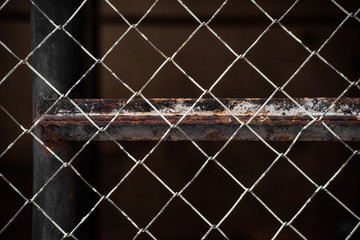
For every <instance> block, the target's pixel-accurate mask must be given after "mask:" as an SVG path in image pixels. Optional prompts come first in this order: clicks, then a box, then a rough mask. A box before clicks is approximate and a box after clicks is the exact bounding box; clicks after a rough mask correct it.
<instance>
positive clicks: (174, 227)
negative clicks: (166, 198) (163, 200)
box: [149, 198, 208, 239]
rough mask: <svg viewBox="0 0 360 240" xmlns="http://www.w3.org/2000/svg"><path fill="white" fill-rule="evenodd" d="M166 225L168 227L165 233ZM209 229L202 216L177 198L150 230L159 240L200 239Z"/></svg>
mask: <svg viewBox="0 0 360 240" xmlns="http://www.w3.org/2000/svg"><path fill="white" fill-rule="evenodd" d="M164 225H167V226H168V227H167V228H166V230H165V231H164V228H163V226H164ZM195 226H196V227H195ZM207 228H208V225H207V224H206V223H205V222H204V221H203V220H202V219H201V218H200V216H198V215H197V214H196V213H195V212H194V211H193V210H192V209H191V208H190V207H189V206H188V205H187V204H185V203H184V202H183V201H182V200H181V199H179V198H175V199H174V200H173V201H172V202H171V203H170V204H169V206H168V207H167V208H166V209H165V211H164V212H163V214H162V215H161V216H160V217H159V218H158V219H157V220H156V221H155V222H154V224H153V225H152V226H151V227H150V229H149V230H150V231H151V232H152V233H153V234H154V236H156V237H157V238H163V239H166V238H173V239H199V238H201V237H202V235H203V234H204V232H206V230H207Z"/></svg>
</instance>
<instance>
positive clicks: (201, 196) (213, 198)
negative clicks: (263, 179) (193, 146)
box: [184, 162, 243, 222]
mask: <svg viewBox="0 0 360 240" xmlns="http://www.w3.org/2000/svg"><path fill="white" fill-rule="evenodd" d="M210 189H212V190H210ZM242 191H243V190H242V189H241V187H240V186H238V185H237V184H236V183H235V182H234V181H232V180H231V178H230V177H229V176H228V175H227V174H226V173H224V172H223V171H222V170H221V169H220V168H219V167H218V166H217V165H216V164H215V163H213V162H209V163H208V164H207V165H206V166H205V168H204V169H203V170H202V172H201V173H200V175H199V176H198V177H197V178H196V180H195V181H194V182H193V183H192V184H191V185H190V186H189V187H188V188H187V189H186V191H185V192H184V196H185V197H186V198H188V199H189V201H190V202H192V203H193V204H194V206H195V207H196V208H197V209H198V210H199V211H200V212H201V213H203V214H204V216H205V217H207V218H208V219H209V221H211V222H218V221H220V220H221V218H222V217H223V216H224V215H225V214H226V212H227V211H228V210H229V209H230V208H231V206H232V204H234V203H235V201H236V199H237V196H238V195H240V194H241V193H242ZM219 202H221V205H220V204H219Z"/></svg>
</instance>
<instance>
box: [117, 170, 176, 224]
mask: <svg viewBox="0 0 360 240" xmlns="http://www.w3.org/2000/svg"><path fill="white" fill-rule="evenodd" d="M111 198H112V199H113V201H114V202H115V203H116V204H117V205H118V206H119V207H120V208H121V209H123V210H124V211H125V212H126V213H127V214H128V215H129V217H130V218H132V219H133V221H134V222H135V223H137V224H138V225H139V226H140V227H141V228H144V227H146V226H147V225H148V224H149V222H150V221H151V220H152V219H153V218H154V217H155V216H156V214H157V213H158V212H159V211H160V210H161V208H162V207H163V206H164V205H165V203H166V202H167V201H168V199H169V198H170V194H169V192H168V191H167V190H166V189H165V188H164V187H163V186H162V185H161V184H160V183H159V182H158V181H157V180H156V179H154V178H153V177H152V175H151V174H150V173H149V172H148V171H146V170H145V168H144V167H142V166H139V167H137V168H135V170H133V171H132V173H131V174H130V175H129V176H128V177H127V178H126V180H125V181H124V182H123V183H122V184H121V185H120V186H119V187H118V188H117V189H116V191H115V192H114V193H113V194H112V196H111Z"/></svg>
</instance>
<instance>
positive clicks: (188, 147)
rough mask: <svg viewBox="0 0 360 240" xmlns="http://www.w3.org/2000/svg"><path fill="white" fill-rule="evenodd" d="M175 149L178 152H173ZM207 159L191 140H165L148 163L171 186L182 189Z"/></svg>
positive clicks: (178, 189) (176, 189) (175, 189)
mask: <svg viewBox="0 0 360 240" xmlns="http://www.w3.org/2000/svg"><path fill="white" fill-rule="evenodd" d="M174 151H176V152H178V154H175V155H174V154H172V153H173V152H174ZM205 160H206V158H205V156H204V155H202V154H201V152H199V151H198V150H197V149H196V148H195V147H194V146H193V145H192V144H191V143H190V142H163V143H161V144H160V145H159V147H158V148H157V149H156V151H155V152H154V153H153V154H152V155H151V156H150V157H149V158H148V160H147V162H146V163H147V164H148V166H149V167H150V168H151V169H152V170H153V171H154V172H155V173H156V174H157V175H158V176H159V177H160V178H161V179H163V180H164V181H165V182H166V183H167V185H168V186H169V187H171V188H172V189H174V191H180V190H181V189H182V188H183V187H184V186H185V185H186V184H187V183H188V182H189V181H190V180H191V179H192V178H193V176H194V175H195V174H196V172H197V171H198V170H199V168H200V167H201V166H202V165H203V164H204V162H205Z"/></svg>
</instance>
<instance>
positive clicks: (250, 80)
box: [212, 60, 274, 98]
mask: <svg viewBox="0 0 360 240" xmlns="http://www.w3.org/2000/svg"><path fill="white" fill-rule="evenodd" d="M273 91H274V88H273V87H272V86H271V85H269V84H266V82H265V81H264V79H263V78H262V77H261V75H259V74H258V73H257V72H256V71H255V70H254V69H253V68H252V67H251V66H250V65H249V64H248V63H246V62H245V61H244V60H239V61H237V62H236V63H235V64H234V65H233V67H232V68H230V70H229V71H228V72H227V73H226V74H225V75H224V77H223V78H222V80H220V82H219V83H218V84H217V85H216V86H215V88H214V89H213V91H212V92H213V93H214V95H216V96H217V97H219V98H226V97H231V98H243V97H268V96H270V95H271V93H272V92H273Z"/></svg>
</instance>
